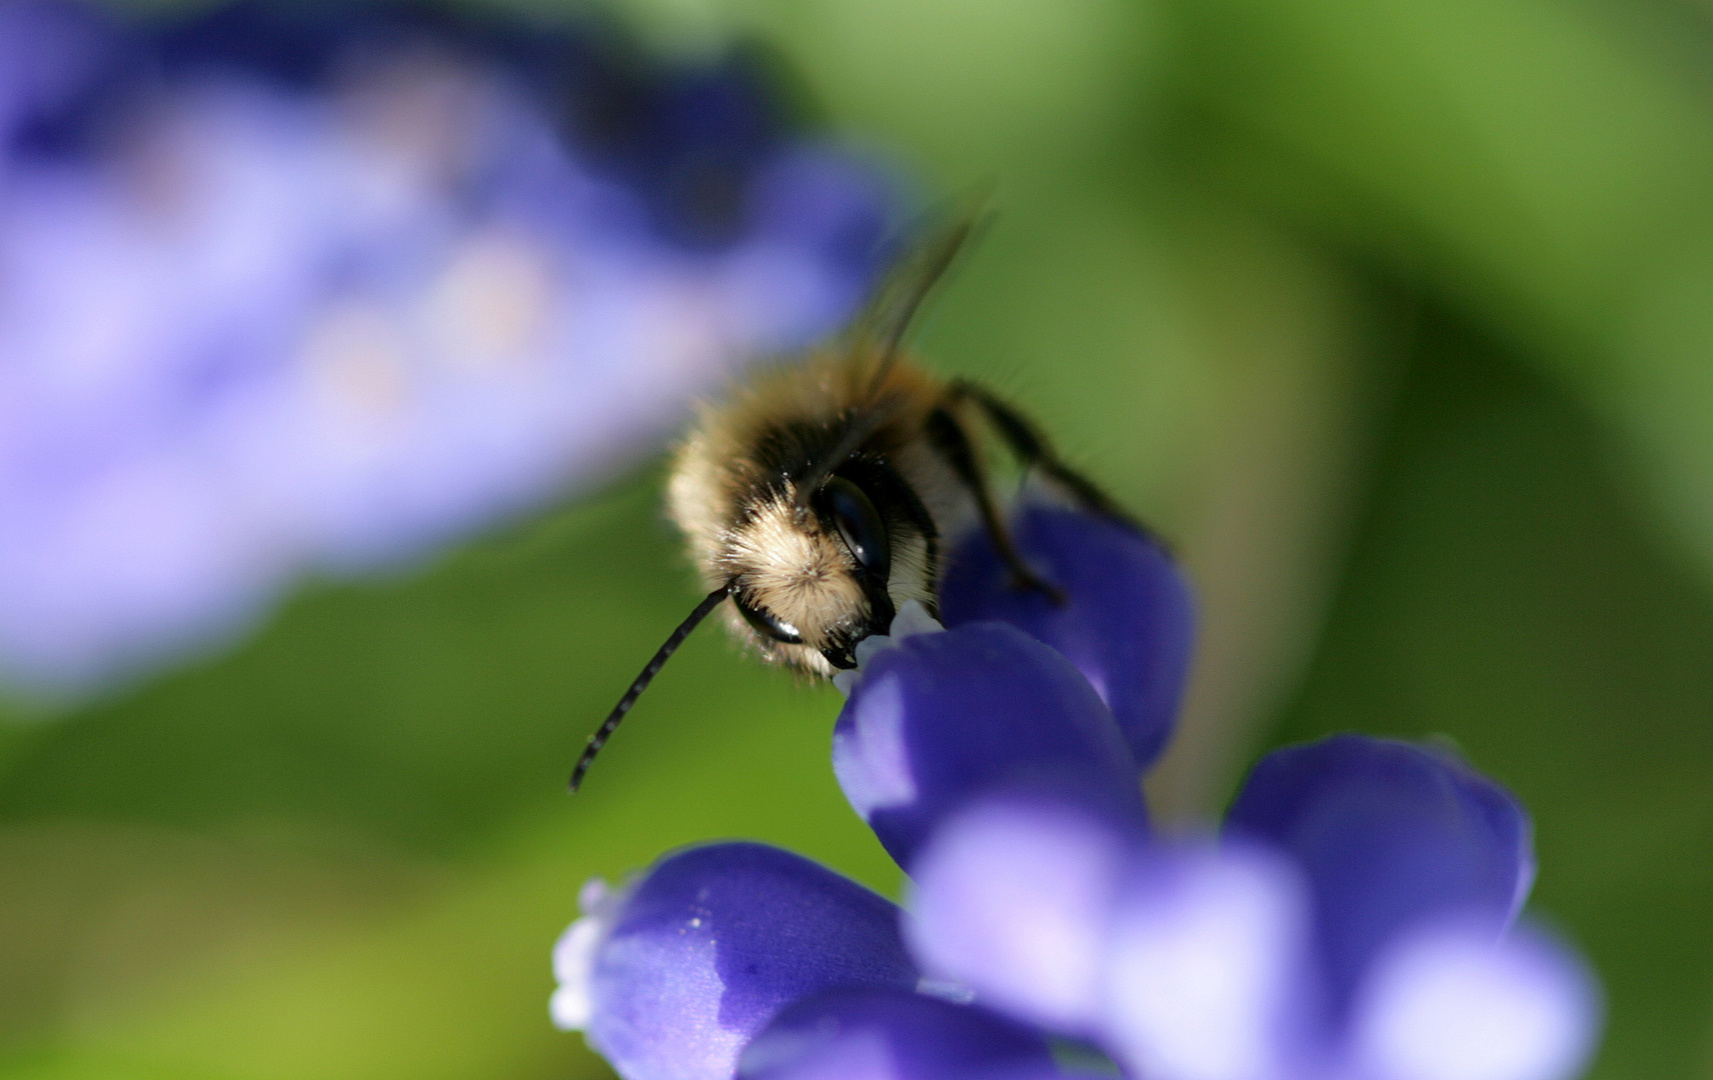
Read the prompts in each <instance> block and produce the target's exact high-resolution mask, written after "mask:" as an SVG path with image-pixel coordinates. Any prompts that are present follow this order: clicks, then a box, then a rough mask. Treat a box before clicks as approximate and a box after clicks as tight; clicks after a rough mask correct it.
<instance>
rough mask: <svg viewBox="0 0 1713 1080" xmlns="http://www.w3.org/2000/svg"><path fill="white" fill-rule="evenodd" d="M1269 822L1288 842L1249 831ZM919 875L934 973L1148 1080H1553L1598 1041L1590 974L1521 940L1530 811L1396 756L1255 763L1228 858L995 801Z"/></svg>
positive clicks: (1358, 744)
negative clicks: (1517, 918) (1261, 816)
mask: <svg viewBox="0 0 1713 1080" xmlns="http://www.w3.org/2000/svg"><path fill="white" fill-rule="evenodd" d="M1258 806H1264V807H1270V808H1272V809H1273V810H1274V811H1276V814H1275V815H1274V816H1270V817H1269V818H1268V821H1269V822H1270V823H1271V824H1274V825H1278V826H1281V827H1282V828H1283V829H1284V831H1285V832H1286V833H1287V834H1289V839H1288V840H1286V841H1285V842H1283V843H1279V842H1277V841H1276V840H1275V841H1274V842H1266V840H1267V839H1271V838H1263V837H1262V834H1261V831H1260V830H1258V829H1256V828H1255V818H1254V817H1253V816H1251V817H1242V816H1240V813H1239V812H1240V811H1242V810H1244V809H1245V808H1254V807H1258ZM1290 825H1296V826H1297V827H1298V828H1297V830H1296V831H1295V832H1294V833H1293V832H1292V831H1291V830H1290V828H1289V826H1290ZM916 865H917V871H916V875H915V876H916V885H915V889H914V892H913V896H912V899H911V901H910V904H909V908H910V915H909V919H908V922H907V929H906V936H907V939H908V940H909V942H910V944H911V948H912V951H913V953H914V954H915V956H916V957H917V959H918V960H919V961H920V962H921V963H922V966H923V969H924V971H925V972H927V973H928V974H929V975H931V976H935V977H938V978H941V979H945V980H950V981H955V982H957V983H959V984H961V985H964V986H967V987H969V988H970V990H972V991H973V992H974V994H975V996H976V999H977V1000H979V1001H983V1002H986V1003H988V1004H990V1005H992V1006H993V1007H996V1008H1000V1009H1001V1010H1003V1011H1005V1012H1007V1013H1008V1014H1010V1015H1012V1016H1013V1017H1015V1018H1017V1019H1021V1020H1024V1021H1028V1022H1032V1023H1035V1024H1039V1025H1041V1026H1043V1027H1046V1028H1048V1029H1051V1030H1056V1031H1062V1032H1067V1033H1071V1034H1075V1035H1079V1036H1081V1037H1084V1038H1088V1039H1092V1040H1095V1041H1096V1042H1098V1043H1099V1044H1100V1045H1102V1046H1103V1047H1104V1048H1106V1049H1107V1050H1108V1051H1109V1052H1110V1053H1111V1054H1112V1055H1113V1057H1114V1058H1115V1059H1116V1060H1118V1061H1119V1062H1120V1063H1122V1064H1123V1065H1125V1066H1126V1067H1127V1068H1129V1069H1131V1070H1134V1071H1135V1072H1136V1073H1137V1074H1138V1075H1143V1076H1147V1077H1150V1078H1151V1080H1275V1078H1276V1080H1297V1078H1328V1080H1346V1078H1348V1080H1418V1078H1420V1080H1429V1078H1431V1080H1561V1078H1564V1077H1568V1076H1570V1075H1572V1074H1573V1073H1574V1071H1575V1070H1576V1069H1577V1068H1578V1067H1579V1066H1580V1065H1581V1063H1582V1062H1583V1060H1584V1058H1585V1056H1586V1053H1587V1051H1588V1049H1589V1048H1590V1045H1591V1036H1592V1033H1593V1031H1594V1030H1595V1027H1596V1022H1595V1018H1596V1012H1597V1009H1596V995H1595V992H1594V989H1593V983H1592V980H1591V978H1590V977H1589V975H1588V974H1587V972H1586V971H1585V970H1584V969H1583V968H1582V967H1581V965H1580V964H1579V962H1578V961H1577V960H1576V959H1575V958H1574V956H1573V955H1572V954H1571V953H1569V952H1568V951H1567V950H1566V949H1564V948H1563V947H1562V946H1560V945H1558V944H1556V943H1554V942H1553V941H1551V940H1550V939H1549V938H1548V937H1546V936H1544V935H1543V934H1541V933H1540V932H1539V931H1538V930H1535V929H1533V928H1531V927H1527V926H1513V925H1512V923H1511V917H1512V915H1513V913H1514V911H1515V909H1516V906H1517V904H1518V902H1519V900H1520V897H1521V895H1522V894H1523V893H1526V887H1527V881H1528V880H1529V877H1530V875H1531V873H1532V865H1533V864H1532V861H1531V856H1530V854H1529V851H1528V844H1527V823H1526V820H1525V818H1524V816H1523V813H1522V810H1521V808H1520V807H1518V806H1517V805H1516V803H1515V802H1514V800H1512V799H1511V798H1510V796H1509V795H1508V794H1506V793H1505V792H1504V791H1503V790H1502V789H1500V788H1498V787H1497V786H1496V785H1494V784H1493V783H1492V782H1491V781H1488V780H1485V779H1484V778H1482V777H1479V776H1477V775H1476V774H1474V773H1472V772H1470V771H1469V770H1468V768H1467V767H1466V766H1464V765H1463V764H1462V763H1460V762H1457V761H1454V760H1450V759H1448V758H1446V757H1444V756H1442V755H1441V754H1439V753H1436V752H1433V751H1429V750H1424V749H1421V748H1419V747H1415V746H1411V745H1408V744H1405V743H1398V742H1389V741H1382V740H1374V739H1365V738H1361V737H1358V736H1342V737H1339V738H1336V739H1329V740H1325V741H1323V742H1320V743H1316V744H1313V745H1310V746H1306V747H1296V748H1292V749H1289V750H1285V751H1281V752H1279V753H1277V754H1275V755H1272V756H1271V757H1269V758H1267V759H1264V760H1263V761H1262V763H1261V764H1260V765H1259V766H1257V768H1256V770H1255V773H1254V774H1253V775H1252V777H1251V779H1250V781H1249V783H1248V785H1247V786H1246V788H1245V790H1244V792H1243V793H1242V794H1241V795H1240V796H1239V798H1238V801H1237V806H1236V808H1234V811H1233V814H1232V817H1231V819H1230V821H1229V822H1228V825H1227V829H1226V834H1225V836H1224V837H1223V838H1222V839H1221V840H1219V841H1218V842H1214V841H1211V840H1210V841H1203V842H1199V843H1186V842H1178V843H1162V842H1157V841H1155V842H1150V841H1148V840H1146V839H1145V838H1143V837H1142V836H1141V835H1140V834H1138V833H1135V832H1125V831H1123V830H1119V829H1115V828H1114V827H1113V825H1112V823H1111V821H1110V820H1109V819H1105V818H1101V817H1098V816H1094V815H1090V814H1087V813H1084V812H1081V811H1080V810H1078V809H1076V808H1075V807H1074V806H1069V805H1067V804H1065V803H1064V802H1062V801H1058V800H1044V799H1041V798H1039V797H1038V796H1035V795H1033V794H1029V795H1021V796H999V797H995V798H991V799H989V800H986V801H983V802H981V803H978V804H975V805H972V806H967V807H966V808H965V809H964V810H962V811H961V812H959V813H958V814H956V815H954V816H953V817H952V818H950V819H949V820H947V821H946V822H944V823H943V824H942V826H941V827H940V828H939V829H938V830H937V831H936V833H935V835H934V839H933V841H932V842H931V844H930V845H929V846H928V848H927V849H926V850H925V852H924V853H923V854H922V855H921V856H920V857H919V859H918V862H917V864H916ZM1472 868H1477V869H1476V872H1474V873H1471V869H1472Z"/></svg>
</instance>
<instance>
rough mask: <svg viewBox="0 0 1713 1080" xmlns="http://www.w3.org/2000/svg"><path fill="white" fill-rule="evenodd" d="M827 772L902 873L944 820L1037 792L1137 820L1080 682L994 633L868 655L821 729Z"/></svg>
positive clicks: (918, 640)
mask: <svg viewBox="0 0 1713 1080" xmlns="http://www.w3.org/2000/svg"><path fill="white" fill-rule="evenodd" d="M833 772H834V773H835V774H836V775H837V776H838V779H839V784H840V786H841V787H843V788H844V791H845V797H846V798H847V799H849V800H850V802H851V806H852V807H853V808H855V810H856V811H857V813H858V814H859V815H860V816H861V817H862V818H863V819H864V820H865V821H867V822H868V824H869V826H870V827H871V828H873V829H874V831H875V835H876V836H878V837H879V838H880V842H881V844H882V845H883V846H884V847H885V848H886V850H887V851H888V852H889V853H891V855H892V857H893V858H894V859H896V860H897V861H898V864H899V865H900V866H903V867H904V868H905V869H906V870H908V869H909V868H910V862H911V860H912V859H913V858H914V857H915V855H916V853H917V851H918V849H919V848H920V847H921V845H922V844H923V842H924V841H925V840H926V839H927V838H928V835H929V834H930V833H931V832H932V831H933V829H934V828H935V826H936V825H938V823H939V822H940V821H941V819H943V818H944V817H945V816H946V815H947V814H948V813H950V812H952V811H954V810H956V809H958V808H959V807H960V806H962V805H963V804H965V803H966V802H967V801H968V800H969V799H971V798H973V797H974V796H976V795H980V794H982V793H984V792H989V791H993V790H995V789H997V788H1000V787H1006V788H1019V787H1031V786H1046V787H1052V788H1068V789H1073V790H1075V791H1076V792H1078V794H1079V796H1080V801H1081V802H1083V803H1084V804H1085V805H1090V806H1095V807H1098V808H1100V809H1101V810H1103V811H1105V812H1107V813H1108V814H1110V815H1112V816H1114V817H1118V818H1121V819H1125V820H1129V821H1133V822H1135V823H1136V824H1137V825H1138V826H1139V827H1140V825H1141V823H1142V822H1144V821H1145V819H1146V811H1145V810H1144V808H1143V805H1142V794H1141V787H1140V783H1139V778H1138V771H1137V768H1136V763H1135V760H1134V758H1133V757H1132V756H1131V754H1130V750H1129V748H1128V746H1127V745H1126V744H1125V740H1124V736H1123V734H1122V733H1121V732H1120V731H1119V729H1118V725H1117V724H1116V723H1115V722H1114V721H1113V719H1112V714H1111V712H1109V711H1108V710H1107V708H1106V706H1105V705H1104V704H1102V703H1101V700H1100V696H1099V695H1098V694H1096V693H1095V692H1094V689H1093V687H1091V686H1090V685H1089V683H1088V680H1087V679H1085V678H1083V676H1082V675H1081V674H1080V673H1079V672H1078V671H1077V669H1076V668H1074V667H1072V666H1071V664H1070V662H1069V661H1068V660H1066V659H1065V658H1064V657H1063V656H1062V655H1060V654H1059V653H1058V652H1056V651H1055V650H1053V649H1051V648H1049V647H1048V646H1046V645H1043V644H1042V643H1041V642H1039V641H1037V640H1035V639H1034V638H1032V637H1030V636H1028V635H1027V634H1025V633H1023V632H1022V631H1020V630H1018V629H1016V628H1015V627H1012V626H1007V625H1005V624H1004V623H972V624H970V625H967V626H962V627H959V628H957V629H955V630H948V631H946V632H944V633H934V634H921V635H918V636H915V637H911V638H908V639H906V640H905V641H904V642H902V643H901V644H900V645H898V646H897V647H896V648H893V649H889V650H887V651H886V652H884V653H881V654H880V655H879V656H877V657H875V658H874V659H873V660H872V661H871V662H870V664H869V666H868V669H867V670H866V671H865V672H864V674H863V677H862V680H861V681H860V682H858V683H857V685H856V688H855V690H854V691H853V692H852V694H851V698H850V700H849V701H848V702H847V703H846V704H845V709H844V712H842V713H841V714H840V715H839V721H838V724H837V726H836V727H835V728H834V731H833Z"/></svg>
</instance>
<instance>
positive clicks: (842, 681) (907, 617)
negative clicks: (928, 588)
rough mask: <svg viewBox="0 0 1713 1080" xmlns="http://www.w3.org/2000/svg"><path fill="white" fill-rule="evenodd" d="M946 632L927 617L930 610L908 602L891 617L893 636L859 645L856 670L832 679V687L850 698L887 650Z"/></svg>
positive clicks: (874, 637) (877, 636) (875, 637)
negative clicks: (870, 664) (926, 635)
mask: <svg viewBox="0 0 1713 1080" xmlns="http://www.w3.org/2000/svg"><path fill="white" fill-rule="evenodd" d="M945 629H946V628H945V627H944V626H941V625H940V621H939V620H938V619H936V618H934V617H933V616H932V615H930V614H928V609H927V607H926V606H925V605H923V603H922V601H920V600H906V601H904V603H903V604H900V605H899V607H898V613H897V614H896V615H894V616H893V617H892V632H891V633H890V634H873V635H870V636H869V637H866V638H863V639H862V640H861V641H859V642H857V646H856V662H857V666H856V667H855V668H854V669H852V670H850V671H840V672H836V673H835V674H834V675H833V685H834V686H836V687H838V688H839V693H841V694H843V695H844V696H845V697H850V696H851V691H852V690H854V689H856V684H857V683H858V682H860V681H861V680H862V673H863V669H864V668H866V667H868V665H869V662H870V661H872V660H873V659H874V658H875V657H876V656H879V655H880V654H881V653H883V652H885V651H886V650H888V649H891V648H894V647H896V646H897V645H898V643H899V642H901V641H904V640H905V639H906V638H913V637H916V636H917V635H919V634H938V633H940V632H942V631H944V630H945Z"/></svg>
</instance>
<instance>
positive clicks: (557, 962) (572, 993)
mask: <svg viewBox="0 0 1713 1080" xmlns="http://www.w3.org/2000/svg"><path fill="white" fill-rule="evenodd" d="M618 900H619V894H618V893H617V892H616V891H615V890H613V889H612V888H610V887H608V885H607V883H606V882H605V881H603V880H601V879H600V878H590V879H589V880H588V881H587V882H585V883H584V885H583V888H582V891H581V892H579V893H578V896H577V902H578V906H579V907H580V908H581V909H582V911H583V917H582V918H580V919H578V920H577V921H576V922H574V923H572V924H571V925H570V926H569V927H568V928H567V929H566V931H565V933H563V934H561V935H560V936H559V940H558V942H556V943H555V944H554V946H553V979H554V981H555V982H557V983H558V984H559V988H558V989H557V990H555V991H554V992H553V997H552V998H550V999H549V1000H548V1004H547V1011H548V1014H549V1015H550V1016H552V1018H553V1026H554V1027H557V1028H562V1029H564V1030H566V1031H582V1030H583V1029H584V1028H586V1027H587V1026H588V1025H589V1018H590V1016H591V1014H592V1013H593V1011H594V1000H593V994H592V989H593V988H592V986H591V983H592V981H593V978H594V974H595V954H596V953H597V952H598V951H599V950H600V947H601V942H602V941H604V940H605V939H606V936H607V928H608V926H609V924H610V923H611V922H612V916H613V914H614V912H615V909H616V908H617V907H618Z"/></svg>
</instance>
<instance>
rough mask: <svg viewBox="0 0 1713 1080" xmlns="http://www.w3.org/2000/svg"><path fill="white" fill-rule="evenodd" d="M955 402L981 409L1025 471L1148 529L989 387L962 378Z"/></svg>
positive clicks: (1091, 507)
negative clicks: (1032, 471)
mask: <svg viewBox="0 0 1713 1080" xmlns="http://www.w3.org/2000/svg"><path fill="white" fill-rule="evenodd" d="M949 396H950V397H951V398H952V400H958V399H967V400H969V401H973V402H975V403H976V404H977V405H978V406H980V407H981V411H982V412H983V413H984V414H985V415H986V416H987V420H988V423H990V424H992V425H993V430H994V431H995V432H996V433H997V434H998V435H999V437H1000V438H1001V439H1003V440H1005V445H1006V446H1008V447H1010V449H1011V452H1012V453H1013V454H1015V455H1016V456H1017V460H1018V462H1019V463H1021V464H1022V466H1023V467H1024V468H1025V469H1038V470H1040V472H1041V473H1042V475H1044V476H1046V477H1047V478H1048V479H1050V480H1052V481H1053V482H1054V483H1056V484H1058V485H1059V486H1060V487H1062V488H1064V489H1065V491H1066V492H1068V493H1069V494H1070V496H1071V498H1073V499H1075V500H1076V501H1077V502H1078V503H1079V504H1080V505H1081V506H1082V508H1083V509H1085V510H1088V511H1090V512H1091V513H1095V514H1099V515H1101V516H1102V517H1107V518H1111V519H1112V520H1114V521H1120V522H1123V523H1124V524H1126V525H1129V526H1130V527H1131V528H1134V529H1135V530H1136V531H1138V532H1143V533H1146V532H1147V531H1148V530H1147V529H1146V528H1145V527H1144V526H1143V525H1142V524H1141V523H1140V522H1138V521H1137V520H1135V519H1134V518H1132V517H1131V516H1130V515H1129V514H1127V513H1125V512H1124V511H1123V510H1121V509H1119V507H1118V505H1117V504H1116V503H1114V502H1113V501H1112V500H1111V499H1110V498H1108V497H1107V494H1106V492H1104V491H1102V490H1100V488H1098V487H1096V486H1095V484H1094V482H1093V481H1092V480H1090V479H1089V478H1088V477H1086V476H1084V475H1082V474H1081V473H1079V472H1077V471H1076V470H1074V469H1072V468H1071V467H1070V466H1069V465H1066V464H1065V463H1064V462H1063V461H1060V460H1059V457H1058V455H1057V454H1055V453H1053V448H1052V447H1051V446H1050V445H1049V444H1048V442H1047V438H1046V436H1044V435H1042V434H1041V432H1040V430H1039V429H1038V428H1036V427H1035V425H1034V424H1032V423H1030V422H1029V420H1028V419H1026V418H1025V417H1024V416H1023V415H1022V414H1021V413H1019V412H1018V411H1017V410H1015V409H1013V408H1012V407H1011V406H1010V405H1007V404H1006V403H1005V402H1003V401H1001V400H999V398H997V397H995V396H994V395H993V394H992V392H990V391H989V390H987V389H986V388H985V387H982V386H978V385H976V384H975V383H972V382H966V381H965V380H962V379H959V380H957V381H956V382H954V383H952V385H951V389H950V395H949Z"/></svg>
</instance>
